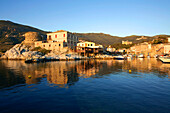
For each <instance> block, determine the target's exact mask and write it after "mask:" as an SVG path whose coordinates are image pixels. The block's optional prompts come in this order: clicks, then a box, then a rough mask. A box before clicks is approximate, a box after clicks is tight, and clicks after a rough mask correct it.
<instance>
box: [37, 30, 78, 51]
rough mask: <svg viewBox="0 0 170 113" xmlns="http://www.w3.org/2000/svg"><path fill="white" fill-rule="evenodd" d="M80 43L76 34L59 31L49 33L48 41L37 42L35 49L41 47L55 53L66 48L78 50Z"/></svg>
mask: <svg viewBox="0 0 170 113" xmlns="http://www.w3.org/2000/svg"><path fill="white" fill-rule="evenodd" d="M78 41H79V39H78V37H77V36H76V35H75V34H74V33H71V32H68V31H64V30H59V31H56V32H51V33H47V40H45V41H36V42H35V47H41V48H45V49H47V50H53V51H58V50H62V49H63V48H65V47H67V48H69V49H72V50H76V46H77V43H78Z"/></svg>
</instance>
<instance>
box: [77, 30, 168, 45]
mask: <svg viewBox="0 0 170 113" xmlns="http://www.w3.org/2000/svg"><path fill="white" fill-rule="evenodd" d="M76 35H77V36H78V37H79V39H81V40H87V41H94V42H96V43H98V44H102V45H104V46H108V45H112V44H117V43H121V42H122V41H123V40H124V41H125V40H128V41H132V42H133V43H141V42H144V41H147V42H148V41H152V40H153V39H156V38H158V37H159V36H153V37H149V36H137V35H132V36H126V37H118V36H111V35H109V34H104V33H76ZM165 36H167V37H168V35H165Z"/></svg>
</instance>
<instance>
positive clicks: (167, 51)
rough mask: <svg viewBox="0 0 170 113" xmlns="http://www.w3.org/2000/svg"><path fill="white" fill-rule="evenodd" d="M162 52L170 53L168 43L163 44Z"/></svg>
mask: <svg viewBox="0 0 170 113" xmlns="http://www.w3.org/2000/svg"><path fill="white" fill-rule="evenodd" d="M164 54H170V44H166V45H164Z"/></svg>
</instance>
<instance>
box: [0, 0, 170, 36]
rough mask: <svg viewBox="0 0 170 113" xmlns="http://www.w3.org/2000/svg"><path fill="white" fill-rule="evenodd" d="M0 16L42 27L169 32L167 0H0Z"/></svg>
mask: <svg viewBox="0 0 170 113" xmlns="http://www.w3.org/2000/svg"><path fill="white" fill-rule="evenodd" d="M0 4H1V5H0V6H1V7H0V20H10V21H13V22H16V23H21V24H24V25H30V26H33V27H36V28H39V29H42V30H46V31H56V30H60V29H64V30H68V31H71V32H79V33H88V32H90V33H91V32H102V33H107V34H111V35H114V36H129V35H150V36H152V35H158V34H170V6H169V5H170V0H0Z"/></svg>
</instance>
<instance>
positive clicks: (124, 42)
mask: <svg viewBox="0 0 170 113" xmlns="http://www.w3.org/2000/svg"><path fill="white" fill-rule="evenodd" d="M122 44H125V45H130V44H132V42H131V41H128V40H126V41H122Z"/></svg>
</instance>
